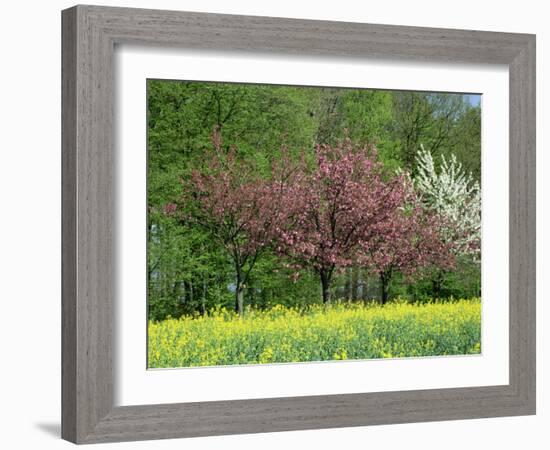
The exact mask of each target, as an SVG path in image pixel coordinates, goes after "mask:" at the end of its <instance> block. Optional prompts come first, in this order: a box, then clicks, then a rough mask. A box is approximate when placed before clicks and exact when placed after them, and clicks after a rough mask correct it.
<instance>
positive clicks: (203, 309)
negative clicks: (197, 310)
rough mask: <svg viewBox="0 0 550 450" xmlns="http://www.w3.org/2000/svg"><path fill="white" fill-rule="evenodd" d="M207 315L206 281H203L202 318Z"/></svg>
mask: <svg viewBox="0 0 550 450" xmlns="http://www.w3.org/2000/svg"><path fill="white" fill-rule="evenodd" d="M205 314H206V280H205V279H204V278H203V279H202V299H201V316H204V315H205Z"/></svg>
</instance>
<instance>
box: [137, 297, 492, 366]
mask: <svg viewBox="0 0 550 450" xmlns="http://www.w3.org/2000/svg"><path fill="white" fill-rule="evenodd" d="M148 334H149V336H148V366H149V368H167V367H191V366H217V365H231V364H258V363H282V362H299V361H327V360H342V359H370V358H398V357H412V356H435V355H463V354H476V353H480V352H481V301H480V299H479V298H475V299H469V300H457V301H453V302H445V303H427V304H410V303H405V302H392V303H389V304H387V305H385V306H380V305H377V304H366V305H365V304H355V303H354V304H351V303H337V304H333V305H330V306H328V307H324V306H322V305H317V306H313V307H310V308H308V309H307V310H302V311H299V310H297V309H294V308H287V307H284V306H275V307H274V308H272V309H270V310H267V311H260V310H253V309H251V310H247V312H246V314H245V316H244V317H239V316H237V315H236V314H235V313H233V312H232V311H227V310H225V309H219V310H213V311H211V312H210V313H209V314H208V315H205V316H196V317H187V316H184V317H182V318H180V319H167V320H163V321H161V322H149V329H148Z"/></svg>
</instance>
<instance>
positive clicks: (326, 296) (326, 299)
mask: <svg viewBox="0 0 550 450" xmlns="http://www.w3.org/2000/svg"><path fill="white" fill-rule="evenodd" d="M319 275H320V276H321V292H322V295H323V303H324V304H325V305H326V304H328V303H330V281H331V280H330V279H331V276H330V274H329V273H328V272H326V271H321V272H320V273H319Z"/></svg>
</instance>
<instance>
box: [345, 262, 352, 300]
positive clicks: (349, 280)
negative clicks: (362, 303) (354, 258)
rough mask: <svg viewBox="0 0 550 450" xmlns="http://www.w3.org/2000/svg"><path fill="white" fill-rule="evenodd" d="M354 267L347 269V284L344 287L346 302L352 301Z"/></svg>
mask: <svg viewBox="0 0 550 450" xmlns="http://www.w3.org/2000/svg"><path fill="white" fill-rule="evenodd" d="M352 271H353V268H352V267H348V268H347V269H346V283H345V285H344V298H345V299H346V300H351V286H352V285H351V283H352V276H353V275H352Z"/></svg>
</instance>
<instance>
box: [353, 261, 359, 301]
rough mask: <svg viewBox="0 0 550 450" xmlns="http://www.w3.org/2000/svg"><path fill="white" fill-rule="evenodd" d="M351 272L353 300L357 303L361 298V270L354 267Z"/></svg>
mask: <svg viewBox="0 0 550 450" xmlns="http://www.w3.org/2000/svg"><path fill="white" fill-rule="evenodd" d="M351 270H352V272H351V277H352V278H351V300H352V301H354V302H355V301H357V299H358V298H359V295H358V293H359V271H360V270H361V269H360V268H359V267H353V268H352V269H351Z"/></svg>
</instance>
